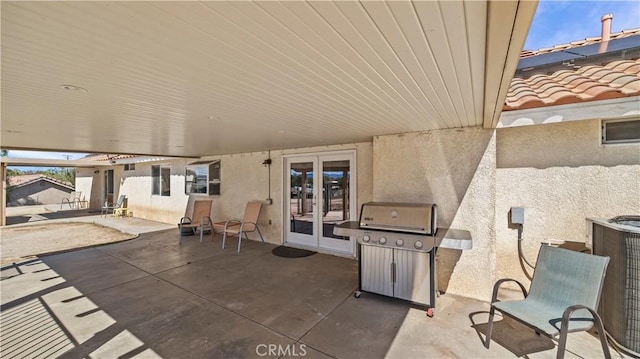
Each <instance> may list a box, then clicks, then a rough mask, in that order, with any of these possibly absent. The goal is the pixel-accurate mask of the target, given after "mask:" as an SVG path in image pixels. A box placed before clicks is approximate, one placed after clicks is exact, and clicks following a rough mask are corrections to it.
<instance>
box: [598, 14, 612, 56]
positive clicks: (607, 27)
mask: <svg viewBox="0 0 640 359" xmlns="http://www.w3.org/2000/svg"><path fill="white" fill-rule="evenodd" d="M612 19H613V14H604V15H602V18H601V19H600V21H602V32H601V33H600V37H601V40H600V46H598V53H599V54H602V53H605V52H607V48H608V47H609V40H610V39H611V20H612Z"/></svg>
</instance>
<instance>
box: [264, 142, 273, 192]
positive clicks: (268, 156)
mask: <svg viewBox="0 0 640 359" xmlns="http://www.w3.org/2000/svg"><path fill="white" fill-rule="evenodd" d="M262 165H263V166H265V167H267V171H269V183H268V186H269V196H268V197H267V200H266V202H267V204H273V199H272V198H271V150H269V151H268V153H267V159H266V160H264V161H262Z"/></svg>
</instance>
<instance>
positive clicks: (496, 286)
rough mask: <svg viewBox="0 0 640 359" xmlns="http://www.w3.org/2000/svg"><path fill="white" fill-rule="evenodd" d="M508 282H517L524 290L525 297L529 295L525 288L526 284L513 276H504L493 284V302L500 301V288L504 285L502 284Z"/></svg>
mask: <svg viewBox="0 0 640 359" xmlns="http://www.w3.org/2000/svg"><path fill="white" fill-rule="evenodd" d="M506 282H515V283H516V284H517V285H518V286H519V287H520V289H521V290H522V294H524V297H525V298H526V297H527V295H529V294H528V293H527V290H526V289H525V288H524V285H522V283H520V282H519V281H517V280H515V279H512V278H502V279H500V280H498V281H497V282H496V284H494V285H493V294H492V295H491V304H493V303H495V302H497V301H498V290H500V286H502V284H503V283H506Z"/></svg>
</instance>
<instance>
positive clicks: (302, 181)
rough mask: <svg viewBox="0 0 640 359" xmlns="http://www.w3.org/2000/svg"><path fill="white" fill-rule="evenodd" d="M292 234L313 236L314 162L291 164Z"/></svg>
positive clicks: (290, 204) (290, 202)
mask: <svg viewBox="0 0 640 359" xmlns="http://www.w3.org/2000/svg"><path fill="white" fill-rule="evenodd" d="M290 176H291V178H290V182H289V183H291V188H290V191H291V192H290V193H291V195H290V196H289V206H290V207H289V209H290V214H291V218H290V222H291V232H294V233H303V234H310V235H313V211H314V208H313V207H314V205H313V204H314V200H313V195H314V193H313V162H297V163H292V164H291V173H290Z"/></svg>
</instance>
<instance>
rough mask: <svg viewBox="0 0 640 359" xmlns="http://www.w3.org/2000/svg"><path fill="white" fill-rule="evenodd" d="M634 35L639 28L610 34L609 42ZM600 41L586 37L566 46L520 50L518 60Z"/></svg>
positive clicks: (599, 39)
mask: <svg viewBox="0 0 640 359" xmlns="http://www.w3.org/2000/svg"><path fill="white" fill-rule="evenodd" d="M634 35H640V28H638V29H629V30H622V31H620V32H614V33H611V40H616V39H622V38H625V37H629V36H634ZM601 40H602V37H601V36H594V37H587V38H586V39H584V40H578V41H572V42H569V43H566V44H560V45H555V46H553V47H545V48H542V49H538V50H522V51H521V52H520V58H521V59H524V58H527V57H531V56H537V55H542V54H548V53H550V52H556V51H562V50H567V49H572V48H575V47H581V46H586V45H591V44H596V43H599V42H601Z"/></svg>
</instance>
